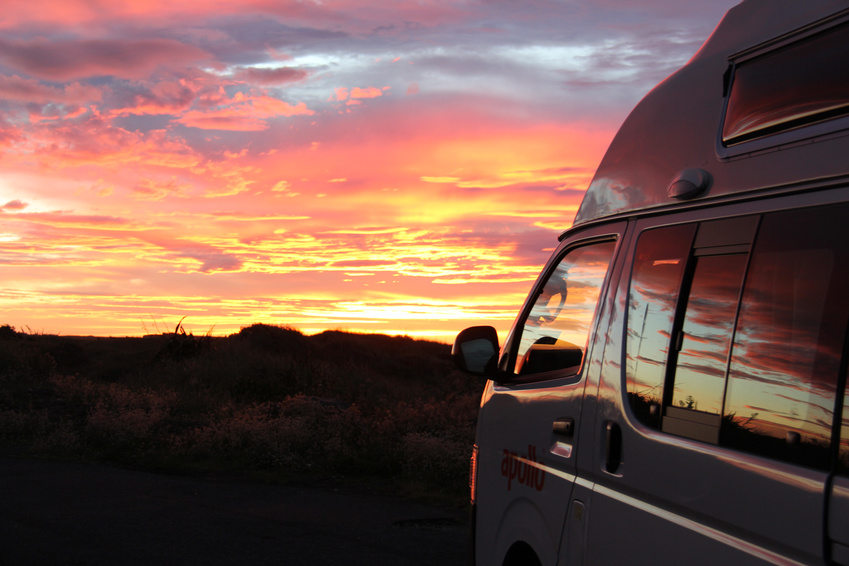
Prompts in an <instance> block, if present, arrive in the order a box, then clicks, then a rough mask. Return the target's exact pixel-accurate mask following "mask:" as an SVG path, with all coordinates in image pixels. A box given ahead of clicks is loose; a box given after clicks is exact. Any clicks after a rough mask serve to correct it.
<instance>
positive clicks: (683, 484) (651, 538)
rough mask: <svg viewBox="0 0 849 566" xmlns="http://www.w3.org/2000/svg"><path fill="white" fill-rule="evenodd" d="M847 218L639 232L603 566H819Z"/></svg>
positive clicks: (626, 294) (597, 544) (600, 508)
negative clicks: (806, 565)
mask: <svg viewBox="0 0 849 566" xmlns="http://www.w3.org/2000/svg"><path fill="white" fill-rule="evenodd" d="M702 214H707V213H702ZM847 214H849V206H846V205H840V206H829V207H819V208H810V209H803V210H794V211H790V212H777V213H771V214H763V215H760V214H755V215H751V216H743V217H738V218H729V219H727V220H710V221H708V220H706V221H697V222H693V221H690V222H685V221H683V219H684V218H683V217H678V218H675V217H668V218H664V219H645V220H642V221H640V222H638V223H637V233H636V236H635V239H634V243H633V245H632V246H631V249H630V250H629V256H630V258H631V261H630V262H629V265H627V266H626V267H625V269H626V270H627V271H628V272H630V274H631V275H630V278H629V277H627V276H626V277H622V282H621V287H620V294H619V295H618V296H619V297H621V299H620V300H619V303H618V304H619V306H620V307H621V308H619V309H617V314H616V315H615V316H616V321H615V322H614V327H617V328H618V329H619V330H618V331H616V332H613V331H611V335H612V336H611V337H610V338H609V340H610V342H609V344H608V346H607V348H606V350H605V359H604V363H603V370H602V381H601V385H600V387H599V409H598V412H597V414H598V418H597V422H596V423H595V425H594V426H595V428H596V435H597V438H598V439H599V441H598V443H597V449H598V452H597V453H596V455H595V456H594V459H593V461H592V462H591V463H590V464H589V466H590V469H588V470H587V473H588V474H589V475H590V476H591V477H592V478H593V479H594V484H593V486H592V496H591V497H592V499H591V505H590V511H589V519H588V520H589V527H588V545H587V553H588V556H587V558H588V563H591V564H674V563H687V564H716V563H722V562H725V563H728V564H735V565H736V564H763V563H774V564H795V563H812V562H818V563H819V562H822V560H823V559H824V557H823V547H824V540H823V538H824V528H825V525H824V518H825V516H826V513H825V511H826V509H825V502H826V494H827V486H828V485H829V476H830V467H831V454H832V452H831V446H832V437H833V432H832V429H833V423H834V420H835V419H834V415H835V414H836V412H837V407H836V403H837V398H838V395H837V391H838V377H839V375H840V365H841V355H842V350H843V344H844V338H845V335H846V327H847V320H849V294H847V293H846V289H847V288H849V250H847V249H846V246H845V242H847V241H849V225H847V223H846V222H845V218H847ZM663 224H665V225H663ZM837 414H839V413H837ZM610 430H614V431H616V433H617V434H616V435H610V434H608V435H607V436H605V431H610ZM611 437H614V438H615V439H616V442H617V445H616V447H615V448H616V450H615V452H614V453H615V455H616V457H615V458H613V459H612V458H611V457H610V454H611V449H610V446H609V443H610V440H609V439H610V438H611ZM843 485H845V484H842V483H840V482H835V488H834V489H835V490H836V491H835V493H837V492H839V493H840V494H843V493H844V492H842V491H840V490H841V489H842V486H843ZM835 499H836V500H837V499H840V501H842V502H844V503H845V501H846V498H845V496H844V495H839V496H837V495H836V496H835ZM833 519H834V522H835V525H837V526H838V527H837V528H843V529H844V530H843V531H842V532H843V533H845V532H846V530H845V526H846V522H845V515H835V516H834V517H833ZM841 521H842V522H841ZM842 538H843V539H845V535H843V537H842Z"/></svg>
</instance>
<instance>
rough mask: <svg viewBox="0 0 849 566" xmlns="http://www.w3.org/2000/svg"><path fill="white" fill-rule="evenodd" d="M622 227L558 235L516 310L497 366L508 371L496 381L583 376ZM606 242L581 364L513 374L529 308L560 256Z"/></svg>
mask: <svg viewBox="0 0 849 566" xmlns="http://www.w3.org/2000/svg"><path fill="white" fill-rule="evenodd" d="M625 228H626V223H625V222H615V223H612V224H605V225H601V226H594V227H587V228H584V229H583V230H581V231H580V232H576V233H574V234H569V233H568V232H567V233H565V234H564V235H563V236H562V237H561V240H562V243H561V245H560V246H559V248H558V249H557V250H556V251H555V252H554V253H553V254H552V255H551V256H550V258H549V260H548V263H547V264H546V266H545V268H544V269H543V271H542V272H541V273H540V275H539V276H538V277H537V279H536V281H535V283H534V285H533V287H532V288H531V291H530V293H529V294H528V297H527V298H526V299H525V303H524V305H523V307H522V310H521V311H520V313H519V316H518V317H517V318H516V320H515V322H514V323H513V327H512V329H511V331H510V334H509V336H508V338H507V342H506V343H505V345H504V349H503V355H502V358H501V359H500V360H499V367H500V368H501V369H502V370H507V373H508V375H506V376H504V377H502V378H501V379H499V384H501V385H524V384H533V383H538V382H545V381H551V380H555V379H565V380H566V383H577V382H579V381H580V380H581V379H582V376H583V375H584V369H585V368H586V366H587V359H588V358H589V357H590V350H591V345H592V342H593V340H592V337H593V336H594V335H595V332H596V330H597V328H598V324H599V321H598V316H599V313H600V312H601V308H602V305H603V304H604V301H605V300H606V298H607V294H608V293H609V290H610V284H611V273H612V272H613V270H614V266H615V265H616V261H617V257H618V254H619V252H620V249H621V247H622V241H623V238H624V235H625ZM607 242H612V243H613V251H612V252H611V255H610V261H609V262H608V265H607V270H606V272H605V274H604V278H603V279H602V282H601V285H600V287H599V295H598V299H597V300H596V304H595V308H594V310H593V314H592V318H591V320H590V327H589V329H588V331H587V337H586V344H585V345H584V354H583V358H582V360H581V364H580V366H578V369H577V370H576V371H575V372H574V373H573V372H569V373H566V370H567V369H570V368H563V369H557V370H553V371H547V372H539V373H531V374H527V375H518V374H516V373H515V367H516V362H517V359H518V352H519V348H520V346H521V338H522V334H523V332H524V328H525V324H526V323H527V320H528V317H529V316H530V314H531V310H532V309H533V307H534V305H535V302H536V299H537V298H538V297H539V296H540V294H541V293H542V290H543V287H544V286H545V284H546V283H547V282H548V281H549V279H550V278H551V276H552V275H553V274H554V272H555V271H556V270H557V268H558V267H559V266H560V264H561V262H562V261H563V259H564V258H565V257H566V256H567V255H569V253H571V252H572V251H574V250H576V249H578V248H582V247H586V246H591V245H596V244H602V243H607Z"/></svg>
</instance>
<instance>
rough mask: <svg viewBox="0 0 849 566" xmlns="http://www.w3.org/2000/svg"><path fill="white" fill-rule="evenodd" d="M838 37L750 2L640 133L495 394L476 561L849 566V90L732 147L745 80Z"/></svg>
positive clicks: (810, 11) (823, 26)
mask: <svg viewBox="0 0 849 566" xmlns="http://www.w3.org/2000/svg"><path fill="white" fill-rule="evenodd" d="M838 32H839V33H838ZM832 33H834V34H835V35H831V36H830V37H832V38H834V37H840V38H843V37H845V36H846V35H845V34H846V33H849V5H847V4H846V2H845V0H843V1H835V0H814V1H812V2H798V1H795V0H744V2H742V3H741V4H740V5H739V6H737V7H736V8H734V9H732V10H730V11H729V13H728V14H727V15H726V17H725V18H724V19H723V21H722V22H721V23H720V25H719V26H718V28H717V30H716V31H715V32H714V34H713V35H712V36H711V38H710V39H709V40H708V41H707V42H706V43H705V45H704V46H703V47H702V49H701V50H700V51H699V52H698V53H697V54H696V55H695V56H694V57H693V59H692V60H691V61H690V62H689V63H688V64H687V65H686V66H685V67H684V68H682V69H681V70H680V71H679V72H677V73H675V74H674V75H672V76H671V77H669V78H668V79H667V80H666V81H664V82H663V83H661V84H660V85H659V86H658V87H657V88H655V89H654V90H653V91H652V92H651V93H649V94H648V95H647V96H646V97H645V99H644V100H643V101H642V102H641V103H640V104H639V105H638V106H637V108H635V110H634V111H633V112H632V113H631V115H630V116H629V117H628V119H627V120H626V122H625V123H624V124H623V126H622V128H621V129H620V131H619V133H618V134H617V135H616V137H615V138H614V140H613V142H612V144H611V146H610V148H609V149H608V152H607V153H606V155H605V157H604V159H603V160H602V162H601V164H600V166H599V168H598V171H597V173H596V175H595V177H594V179H593V181H592V183H591V185H590V187H589V190H588V191H587V193H586V196H585V198H584V201H583V202H582V204H581V207H580V209H579V210H578V213H577V215H576V218H575V222H574V224H573V227H572V228H571V229H569V230H567V231H566V232H565V233H563V234H562V235H561V237H560V244H559V245H558V247H557V249H556V251H555V252H554V253H553V255H552V256H551V258H550V259H549V261H548V263H547V264H546V266H545V267H544V269H543V271H542V273H541V274H540V276H539V278H538V279H537V281H536V282H535V283H534V285H533V287H532V289H531V292H530V294H529V295H528V297H527V299H526V301H525V304H524V306H523V307H522V310H521V311H520V313H519V315H518V317H517V319H516V321H515V322H514V324H513V326H512V328H511V329H510V331H509V333H508V337H507V340H506V341H505V343H504V345H503V346H502V348H501V352H500V355H499V358H498V364H497V366H498V371H497V374H495V375H493V376H491V377H492V379H491V380H490V381H489V382H488V384H487V387H486V389H485V391H484V394H483V397H482V402H481V408H480V415H479V420H478V428H477V438H476V444H477V446H478V447H479V458H478V468H477V470H478V481H477V499H476V509H477V520H476V525H475V549H476V563H477V564H481V565H484V564H487V565H490V564H492V565H501V564H503V563H504V560H505V557H507V556H508V555H509V556H511V557H512V556H514V555H513V554H511V549H516V548H519V549H520V550H521V556H522V557H527V553H528V552H533V553H534V554H535V555H536V557H537V558H538V559H539V561H540V563H541V564H542V565H545V566H550V565H555V564H557V565H560V566H566V565H576V564H591V565H592V564H605V565H608V564H628V565H632V564H668V563H673V564H674V563H686V564H716V563H723V562H725V563H728V564H735V565H736V564H785V565H796V564H845V565H847V566H849V394H847V376H849V160H847V159H846V155H849V110H847V112H846V115H843V114H840V112H843V111H844V110H842V108H845V109H849V96H847V93H849V89H846V88H844V87H843V86H840V87H839V88H837V89H836V90H835V94H834V96H833V98H834V100H835V108H838V109H840V110H839V112H838V113H836V114H834V115H832V114H829V115H828V116H825V117H816V116H815V119H814V120H813V121H811V122H810V123H807V122H805V123H802V124H801V125H799V124H797V123H795V122H794V123H793V124H791V126H788V127H787V129H786V130H781V128H782V127H784V126H783V125H781V124H779V127H777V129H775V131H773V130H771V129H770V130H768V131H766V130H765V133H757V134H756V135H751V136H750V137H751V139H748V138H747V139H743V140H734V141H733V144H732V143H730V142H728V140H731V139H732V138H731V137H730V136H726V137H725V138H724V139H723V120H724V116H725V113H726V112H727V107H728V104H729V100H730V97H731V95H730V93H733V92H734V88H735V76H736V75H735V73H736V72H737V70H738V69H743V68H744V65H756V64H759V63H758V62H759V61H765V60H767V59H768V58H769V57H772V56H774V55H776V54H778V55H780V57H779V58H778V60H783V59H781V58H782V57H785V56H786V55H787V53H788V52H789V51H788V50H791V49H795V47H798V46H801V45H803V44H804V49H799V50H797V51H795V52H797V53H815V54H816V56H817V57H819V58H820V63H821V62H822V55H823V54H822V53H820V52H818V51H817V50H818V49H819V47H818V46H819V45H826V43H817V42H818V41H819V40H820V39H821V38H823V37H825V36H828V35H829V34H832ZM833 44H834V42H832V44H831V45H832V46H833ZM846 54H849V49H843V47H842V46H841V50H840V57H844V58H845V55H846ZM825 55H826V56H827V55H828V52H827V53H826V54H825ZM802 63H804V61H802ZM834 64H835V65H843V66H849V60H843V59H840V58H838V59H836V60H835V63H834ZM754 68H755V67H749V70H751V69H754ZM772 68H776V67H772ZM841 72H843V71H841ZM766 74H769V73H766ZM755 75H757V73H750V74H749V75H747V76H748V77H752V76H755ZM741 76H743V75H741ZM836 76H837V77H838V78H840V77H842V76H843V75H840V74H837V75H836ZM791 78H792V77H791ZM746 80H749V78H747V79H746ZM841 80H842V79H841ZM761 86H762V85H761ZM767 86H768V85H767ZM802 93H803V94H804V90H802ZM796 95H798V93H794V96H796ZM817 96H818V97H819V98H818V99H817V101H816V104H820V106H822V93H821V92H819V93H817ZM742 98H743V99H745V97H742ZM779 98H780V97H779ZM844 98H845V100H844ZM755 102H757V97H755ZM778 102H779V103H780V102H781V100H779V101H778ZM773 103H775V100H771V101H770V104H773ZM794 104H795V102H794ZM790 110H791V111H790V112H789V115H792V116H797V115H800V114H801V113H802V112H801V110H799V109H798V108H791V109H790ZM794 113H795V114H794ZM744 118H745V116H744ZM756 118H758V119H761V118H762V117H757V116H756ZM739 119H740V118H739V115H737V116H736V117H735V120H739ZM743 130H745V128H743ZM752 131H754V130H752ZM747 135H748V134H747ZM727 142H728V143H727Z"/></svg>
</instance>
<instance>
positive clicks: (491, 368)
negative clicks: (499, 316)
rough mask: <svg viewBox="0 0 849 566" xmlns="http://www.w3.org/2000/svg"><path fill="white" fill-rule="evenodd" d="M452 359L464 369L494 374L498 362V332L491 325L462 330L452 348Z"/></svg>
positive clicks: (473, 372)
mask: <svg viewBox="0 0 849 566" xmlns="http://www.w3.org/2000/svg"><path fill="white" fill-rule="evenodd" d="M451 359H453V360H454V365H456V366H457V368H459V369H460V370H462V371H465V372H468V373H471V374H473V375H479V376H481V377H489V376H493V375H495V373H496V366H497V364H498V333H497V332H496V331H495V328H493V327H491V326H472V327H471V328H467V329H465V330H463V331H462V332H460V334H458V335H457V338H456V339H455V340H454V346H453V347H452V348H451Z"/></svg>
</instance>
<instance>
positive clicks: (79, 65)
mask: <svg viewBox="0 0 849 566" xmlns="http://www.w3.org/2000/svg"><path fill="white" fill-rule="evenodd" d="M209 57H210V56H209V54H208V53H206V52H205V51H204V50H202V49H200V48H198V47H194V46H191V45H186V44H184V43H180V42H179V41H175V40H171V39H141V40H129V41H122V40H104V39H85V40H76V41H73V40H64V41H47V40H45V39H39V40H33V41H0V61H3V62H4V63H5V64H7V65H9V66H10V67H12V68H14V69H17V70H18V71H19V72H22V73H25V74H27V75H32V76H34V77H38V78H42V79H47V80H53V81H68V80H74V79H81V78H87V77H98V76H114V77H119V78H124V79H140V78H145V77H148V76H150V75H151V74H152V73H153V72H154V71H155V70H156V69H157V68H159V67H160V66H164V67H174V66H181V65H185V64H188V63H193V62H198V61H203V60H207V59H209Z"/></svg>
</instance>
